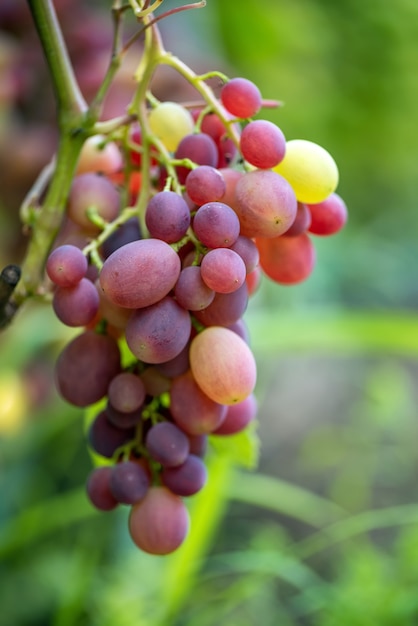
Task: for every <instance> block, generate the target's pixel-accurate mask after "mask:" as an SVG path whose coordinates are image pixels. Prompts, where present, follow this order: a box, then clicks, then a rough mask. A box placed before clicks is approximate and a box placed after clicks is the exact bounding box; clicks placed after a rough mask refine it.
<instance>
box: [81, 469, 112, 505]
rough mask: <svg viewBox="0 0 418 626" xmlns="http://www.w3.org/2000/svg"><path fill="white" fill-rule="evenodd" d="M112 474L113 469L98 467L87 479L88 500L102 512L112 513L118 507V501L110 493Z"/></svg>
mask: <svg viewBox="0 0 418 626" xmlns="http://www.w3.org/2000/svg"><path fill="white" fill-rule="evenodd" d="M111 472H112V468H111V467H109V466H103V467H96V468H95V469H94V470H92V472H90V474H89V476H88V478H87V483H86V491H87V495H88V498H89V500H90V502H91V503H92V505H93V506H95V507H96V509H99V510H100V511H111V510H112V509H114V508H116V507H117V506H118V501H117V500H116V498H115V497H114V495H113V494H112V492H111V491H110V484H109V483H110V474H111Z"/></svg>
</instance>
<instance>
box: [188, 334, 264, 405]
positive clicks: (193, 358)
mask: <svg viewBox="0 0 418 626" xmlns="http://www.w3.org/2000/svg"><path fill="white" fill-rule="evenodd" d="M190 367H191V371H192V373H193V376H194V378H195V380H196V382H197V384H198V385H199V387H200V388H201V389H202V391H204V393H206V395H207V396H209V398H211V399H212V400H214V401H215V402H219V403H220V404H227V405H229V404H236V403H237V402H241V401H242V400H244V399H245V398H246V397H247V396H249V395H250V393H252V392H253V390H254V387H255V383H256V375H257V374H256V364H255V359H254V356H253V354H252V352H251V350H250V348H249V347H248V345H247V344H246V343H245V341H243V339H241V337H239V336H238V335H237V334H236V333H234V332H233V331H232V330H229V329H228V328H224V327H222V326H211V327H209V328H205V329H204V330H202V331H201V332H200V333H199V334H198V335H196V337H195V338H194V339H193V340H192V343H191V344H190Z"/></svg>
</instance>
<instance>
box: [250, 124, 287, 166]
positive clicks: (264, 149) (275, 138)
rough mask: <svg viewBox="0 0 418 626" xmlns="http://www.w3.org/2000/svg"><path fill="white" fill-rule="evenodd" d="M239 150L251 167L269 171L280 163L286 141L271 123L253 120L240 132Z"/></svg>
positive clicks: (278, 129)
mask: <svg viewBox="0 0 418 626" xmlns="http://www.w3.org/2000/svg"><path fill="white" fill-rule="evenodd" d="M240 150H241V154H242V156H243V157H244V159H245V160H246V161H248V163H251V165H254V166H255V167H259V168H263V169H269V168H271V167H274V166H275V165H277V164H278V163H280V161H282V159H283V157H284V155H285V152H286V139H285V136H284V134H283V132H282V131H281V129H280V128H279V127H278V126H276V124H273V122H269V121H268V120H254V121H252V122H250V123H249V124H247V126H245V128H244V129H243V130H242V133H241V136H240Z"/></svg>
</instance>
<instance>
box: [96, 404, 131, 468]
mask: <svg viewBox="0 0 418 626" xmlns="http://www.w3.org/2000/svg"><path fill="white" fill-rule="evenodd" d="M134 435H135V430H134V429H133V428H131V429H127V428H123V429H122V428H118V427H117V426H115V425H114V424H112V423H111V422H110V421H109V419H108V417H107V415H106V412H105V411H101V412H100V413H99V414H98V415H97V416H96V417H95V419H94V420H93V421H92V422H91V424H90V427H89V430H88V433H87V439H88V442H89V445H90V447H91V448H92V449H93V450H94V451H95V452H96V453H97V454H100V455H101V456H104V457H106V458H107V459H111V458H112V456H113V455H114V453H115V452H116V450H117V449H118V448H120V447H121V446H123V445H124V444H125V443H127V442H128V441H130V440H131V439H132V438H133V437H134Z"/></svg>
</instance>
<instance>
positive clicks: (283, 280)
mask: <svg viewBox="0 0 418 626" xmlns="http://www.w3.org/2000/svg"><path fill="white" fill-rule="evenodd" d="M256 243H257V247H258V249H259V251H260V267H261V268H262V270H263V272H264V273H265V274H266V275H267V276H268V277H269V278H271V279H272V280H274V281H275V282H277V283H279V284H282V285H295V284H296V283H300V282H302V281H304V280H306V279H307V278H308V276H310V274H311V273H312V271H313V269H314V267H315V260H316V254H315V248H314V246H313V243H312V241H311V239H310V237H309V236H308V235H307V234H306V233H302V234H301V235H298V236H296V237H286V235H282V236H281V237H276V238H275V239H257V240H256Z"/></svg>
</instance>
